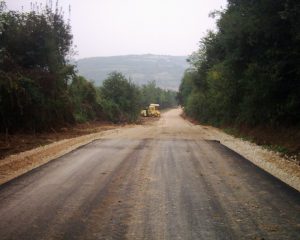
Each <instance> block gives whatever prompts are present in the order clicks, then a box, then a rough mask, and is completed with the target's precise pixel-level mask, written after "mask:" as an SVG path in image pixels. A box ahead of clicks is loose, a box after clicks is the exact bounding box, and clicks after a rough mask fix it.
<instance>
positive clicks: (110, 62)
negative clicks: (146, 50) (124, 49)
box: [77, 54, 188, 90]
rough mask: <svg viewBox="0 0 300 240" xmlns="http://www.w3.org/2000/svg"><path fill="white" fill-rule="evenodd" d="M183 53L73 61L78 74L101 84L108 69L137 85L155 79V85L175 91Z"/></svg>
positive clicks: (182, 64)
mask: <svg viewBox="0 0 300 240" xmlns="http://www.w3.org/2000/svg"><path fill="white" fill-rule="evenodd" d="M186 59H187V57H186V56H163V55H151V54H147V55H126V56H113V57H93V58H84V59H79V60H77V67H78V71H79V74H80V75H82V76H84V77H86V78H87V79H89V80H93V81H94V82H95V83H96V85H101V83H102V82H103V80H104V79H105V78H107V74H108V73H110V72H112V71H119V72H122V73H123V74H124V75H125V76H126V77H130V79H132V81H133V82H135V83H137V84H139V85H141V84H145V83H147V82H148V81H152V80H155V81H156V84H157V86H159V87H161V88H165V89H172V90H178V87H179V84H180V81H181V78H182V76H183V73H184V70H185V69H186V68H187V66H188V64H187V62H186Z"/></svg>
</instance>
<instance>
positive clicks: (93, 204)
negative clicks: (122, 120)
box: [0, 109, 300, 240]
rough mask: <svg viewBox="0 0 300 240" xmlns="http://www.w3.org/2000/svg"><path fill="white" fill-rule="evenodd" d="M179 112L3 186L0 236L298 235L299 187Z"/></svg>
mask: <svg viewBox="0 0 300 240" xmlns="http://www.w3.org/2000/svg"><path fill="white" fill-rule="evenodd" d="M179 115H180V110H178V109H175V110H171V111H168V112H166V113H165V114H164V115H163V117H162V118H161V119H160V121H158V122H157V123H156V124H154V125H152V126H150V125H148V126H136V127H131V128H126V129H120V130H118V131H110V132H106V133H105V134H103V135H101V136H98V137H99V139H98V140H95V141H93V142H91V143H89V144H87V145H85V146H82V147H80V148H78V149H75V150H73V151H71V152H69V153H68V154H66V155H64V156H61V157H59V158H58V159H56V160H53V161H51V162H49V163H47V164H45V165H43V166H41V167H39V168H36V169H34V170H32V171H30V172H28V173H26V174H24V175H22V176H20V177H18V178H16V179H14V180H12V181H10V182H8V183H6V184H3V185H1V186H0V216H1V218H0V235H1V239H11V240H13V239H172V240H173V239H299V236H300V193H299V192H298V191H296V190H294V189H292V188H290V187H288V186H287V185H286V184H284V183H283V182H281V181H279V180H277V179H276V178H274V177H273V176H271V175H270V174H268V173H266V172H265V171H262V170H261V169H259V168H257V167H256V166H255V165H254V164H252V163H251V162H250V161H248V160H247V159H245V158H243V157H241V156H240V155H239V154H237V153H235V152H233V151H232V150H230V149H229V148H227V147H226V146H224V145H222V144H220V143H219V142H218V141H215V139H213V135H212V133H213V131H212V130H213V129H209V128H207V127H202V126H195V125H192V124H190V123H188V122H187V121H185V120H183V119H182V118H180V116H179ZM216 136H217V135H216ZM220 136H221V135H220ZM224 140H226V139H223V141H224ZM225 142H226V141H225Z"/></svg>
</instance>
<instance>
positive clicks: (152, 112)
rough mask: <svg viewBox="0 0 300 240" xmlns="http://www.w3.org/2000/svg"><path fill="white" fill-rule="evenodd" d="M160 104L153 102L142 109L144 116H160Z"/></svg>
mask: <svg viewBox="0 0 300 240" xmlns="http://www.w3.org/2000/svg"><path fill="white" fill-rule="evenodd" d="M158 109H159V104H157V103H151V104H150V105H149V107H147V108H146V109H143V110H142V111H141V116H143V117H160V111H159V110H158Z"/></svg>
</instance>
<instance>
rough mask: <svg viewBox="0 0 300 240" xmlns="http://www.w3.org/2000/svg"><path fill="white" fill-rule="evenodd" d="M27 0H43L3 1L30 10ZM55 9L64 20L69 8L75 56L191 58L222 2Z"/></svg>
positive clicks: (82, 1) (120, 0)
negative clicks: (62, 12) (156, 55)
mask: <svg viewBox="0 0 300 240" xmlns="http://www.w3.org/2000/svg"><path fill="white" fill-rule="evenodd" d="M30 2H42V3H45V0H33V1H32V0H6V3H7V7H8V9H10V10H12V9H13V10H18V9H21V8H22V6H23V7H24V9H25V10H26V9H29V8H30ZM54 2H55V0H54ZM59 5H60V6H62V7H63V9H64V10H65V12H66V16H68V6H69V5H71V17H70V19H71V25H72V33H73V35H74V44H75V45H76V46H77V47H76V51H77V52H78V55H77V56H76V58H84V57H93V56H114V55H126V54H145V53H153V54H167V55H189V54H191V53H192V52H193V51H195V50H197V47H198V42H199V40H200V38H201V37H202V36H204V35H205V33H206V32H207V30H208V29H214V28H215V24H214V23H215V20H214V19H211V18H209V17H208V14H209V13H210V12H211V11H213V10H220V8H221V7H223V8H226V0H60V1H59Z"/></svg>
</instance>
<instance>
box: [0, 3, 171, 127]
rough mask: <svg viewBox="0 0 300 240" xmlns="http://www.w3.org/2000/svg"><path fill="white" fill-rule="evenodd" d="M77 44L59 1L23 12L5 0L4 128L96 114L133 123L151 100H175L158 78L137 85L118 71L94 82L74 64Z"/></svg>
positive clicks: (0, 92) (1, 40)
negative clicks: (158, 83)
mask: <svg viewBox="0 0 300 240" xmlns="http://www.w3.org/2000/svg"><path fill="white" fill-rule="evenodd" d="M53 9H54V10H53ZM72 45H73V36H72V32H71V27H70V24H69V21H66V20H65V19H64V14H63V12H62V11H61V10H60V9H59V7H58V5H56V7H53V6H51V2H50V5H46V6H45V7H40V6H35V5H32V9H31V11H30V12H19V11H9V10H7V9H6V6H5V2H3V1H0V132H14V131H19V130H25V131H44V130H47V129H51V128H55V127H59V126H62V125H65V124H75V123H77V122H85V121H90V120H96V119H107V120H110V121H113V122H133V121H136V120H137V118H138V116H139V113H140V110H141V109H142V108H143V107H145V106H144V105H145V104H148V103H149V101H155V102H156V103H159V104H161V106H162V107H171V106H174V105H175V104H176V101H175V97H176V93H175V92H173V91H169V90H163V89H161V88H158V87H156V86H155V83H154V82H149V84H147V85H144V86H138V85H136V84H135V83H133V82H132V81H131V80H130V79H127V78H126V77H125V76H124V75H122V74H121V73H118V72H113V73H111V74H110V75H109V76H108V78H107V79H106V80H105V81H104V83H103V86H101V87H97V86H95V85H94V83H93V82H90V81H88V80H87V79H85V78H84V77H82V76H79V75H78V74H77V72H76V66H74V65H73V64H71V62H70V57H71V56H72V53H73V52H74V49H73V48H72ZM148 97H149V98H148ZM150 97H151V98H150Z"/></svg>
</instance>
